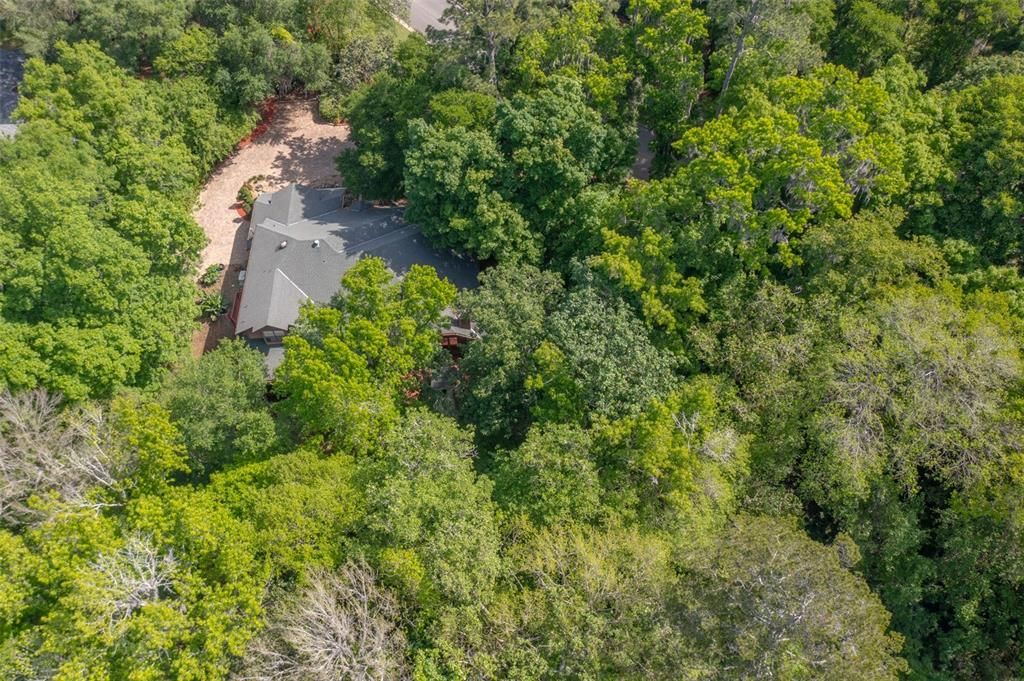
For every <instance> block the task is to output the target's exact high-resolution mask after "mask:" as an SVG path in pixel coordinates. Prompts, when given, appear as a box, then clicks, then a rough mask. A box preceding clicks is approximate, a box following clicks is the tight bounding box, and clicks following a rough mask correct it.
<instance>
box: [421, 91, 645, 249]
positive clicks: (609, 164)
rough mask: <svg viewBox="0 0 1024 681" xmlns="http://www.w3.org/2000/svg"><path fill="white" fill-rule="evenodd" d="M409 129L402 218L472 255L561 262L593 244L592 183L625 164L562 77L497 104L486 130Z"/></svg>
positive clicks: (595, 195)
mask: <svg viewBox="0 0 1024 681" xmlns="http://www.w3.org/2000/svg"><path fill="white" fill-rule="evenodd" d="M410 132H411V135H412V142H411V146H410V149H409V150H408V152H407V154H406V168H405V187H406V192H407V195H408V198H409V204H410V205H409V218H410V219H411V220H414V221H417V222H420V223H421V224H422V225H423V227H424V230H425V232H426V233H427V234H428V235H429V236H431V237H433V238H435V239H437V240H438V241H440V242H441V243H443V244H445V245H447V246H449V247H452V248H456V249H459V250H464V251H468V252H469V253H471V254H472V255H474V256H476V257H479V258H491V257H494V258H497V259H500V260H517V259H525V260H527V261H533V262H537V261H538V260H539V259H540V258H542V257H543V256H547V257H559V256H560V257H561V258H563V259H566V258H567V257H568V256H569V254H571V253H574V252H576V251H577V249H578V245H579V244H580V243H581V242H582V243H584V244H585V243H588V242H593V241H595V240H596V236H597V234H596V232H597V228H596V226H595V222H596V220H597V218H598V216H599V215H600V212H601V210H602V208H603V206H604V203H605V198H604V197H605V194H604V190H603V189H602V188H601V187H600V185H599V184H598V183H599V182H601V181H611V180H613V179H615V178H618V177H621V175H622V173H623V169H624V165H625V158H624V152H625V143H624V139H623V136H622V135H621V134H620V133H619V131H617V130H616V129H614V128H612V127H610V126H607V125H605V124H604V123H603V122H602V120H601V117H600V116H599V115H598V113H597V112H596V111H594V110H593V109H590V108H589V107H588V106H587V105H586V102H585V100H584V96H583V92H582V89H581V88H580V85H579V84H578V83H577V82H575V81H571V80H568V79H566V78H552V79H551V80H550V85H549V86H548V87H546V88H545V89H543V90H541V91H539V92H537V93H536V94H532V95H525V94H519V95H515V96H513V97H512V98H511V99H510V100H508V101H503V102H500V103H499V105H498V108H497V121H496V124H495V128H494V130H493V133H491V134H488V133H487V132H484V131H470V130H466V129H465V128H462V127H455V128H438V127H437V126H431V125H428V124H425V123H422V122H414V123H413V124H412V125H411V126H410Z"/></svg>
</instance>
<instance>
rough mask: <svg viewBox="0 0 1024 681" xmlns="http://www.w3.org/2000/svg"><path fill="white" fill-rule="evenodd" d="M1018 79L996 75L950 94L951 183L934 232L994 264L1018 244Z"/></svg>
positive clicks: (1021, 210) (1022, 146)
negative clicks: (969, 244) (964, 244)
mask: <svg viewBox="0 0 1024 681" xmlns="http://www.w3.org/2000/svg"><path fill="white" fill-rule="evenodd" d="M1022 95H1024V75H1016V76H996V77H993V78H990V79H987V80H985V81H983V82H981V83H980V84H978V85H975V86H971V87H968V88H966V89H964V90H963V91H961V92H958V93H954V94H952V95H951V106H952V108H953V111H954V116H955V123H954V125H953V129H952V134H953V147H952V150H951V154H950V156H951V159H952V165H953V167H954V170H955V173H956V174H955V178H956V179H955V181H954V180H953V178H950V180H949V182H948V183H947V184H946V185H945V187H943V189H944V191H943V194H944V205H943V207H942V208H941V209H940V210H938V211H937V213H938V225H937V227H938V229H939V230H941V232H942V233H944V234H949V235H953V236H959V237H961V238H963V239H966V240H968V241H971V242H972V243H975V244H977V246H978V247H979V248H980V250H981V252H982V253H983V254H984V255H985V256H986V257H988V258H989V259H991V260H992V261H993V262H996V263H1003V262H1008V261H1013V260H1016V259H1017V258H1018V257H1019V255H1020V253H1021V250H1022V248H1024V246H1022V244H1024V237H1022V232H1021V224H1022V218H1024V201H1022V199H1021V193H1020V177H1021V172H1022V169H1024V111H1022V105H1021V101H1022Z"/></svg>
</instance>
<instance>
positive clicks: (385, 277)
mask: <svg viewBox="0 0 1024 681" xmlns="http://www.w3.org/2000/svg"><path fill="white" fill-rule="evenodd" d="M393 277H394V275H393V273H392V272H390V271H389V270H388V269H387V267H386V266H385V265H384V261H383V260H381V259H380V258H366V259H364V260H361V261H360V262H359V263H358V264H356V265H355V266H354V267H353V268H352V269H351V270H349V271H348V272H346V273H345V276H344V277H342V280H341V286H342V289H341V291H340V292H339V293H338V294H337V296H336V297H335V299H334V301H333V302H332V304H331V305H329V306H322V307H316V306H313V305H307V306H306V307H304V308H303V309H302V311H301V313H300V315H299V322H298V324H297V329H296V331H295V332H294V333H291V334H289V335H288V337H286V338H285V358H284V361H283V362H282V364H281V366H280V367H279V369H278V371H277V373H276V376H275V383H274V387H275V390H276V391H277V392H278V394H279V395H280V396H281V397H283V398H284V400H283V402H282V403H281V405H280V409H281V411H282V413H283V414H285V415H286V416H287V417H288V418H289V419H291V420H292V422H293V423H294V424H295V426H296V427H297V429H298V431H299V434H300V435H301V436H303V437H308V436H312V435H323V436H325V437H327V438H328V440H329V441H330V443H331V444H333V445H335V446H338V447H339V448H340V449H341V450H342V451H350V452H366V451H369V450H372V449H373V448H374V446H375V444H376V443H378V442H379V441H380V438H381V437H382V436H383V435H384V434H385V432H386V430H387V427H388V426H389V425H390V424H391V423H392V422H393V420H394V418H395V416H396V413H397V412H396V410H397V404H396V401H397V399H398V398H399V397H400V396H401V395H402V394H403V392H404V389H405V388H406V387H408V386H409V385H410V382H413V381H416V377H415V374H414V372H415V371H416V370H417V369H424V368H426V367H427V366H428V365H429V364H430V362H431V360H432V359H433V357H434V356H435V354H436V353H437V352H438V351H439V349H440V345H439V343H438V341H437V338H438V335H437V334H438V330H439V328H440V320H441V313H442V312H443V311H444V309H445V308H446V307H448V305H450V304H451V302H452V300H453V299H454V297H455V287H454V286H453V285H452V284H451V283H449V282H448V281H446V280H440V279H438V277H437V273H436V272H435V271H434V270H433V269H432V268H430V267H424V266H418V265H414V266H413V267H412V269H411V270H410V271H409V272H408V273H407V274H406V275H405V276H404V277H403V279H402V280H401V281H398V282H392V279H393Z"/></svg>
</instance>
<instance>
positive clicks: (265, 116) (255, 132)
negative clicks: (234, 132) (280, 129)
mask: <svg viewBox="0 0 1024 681" xmlns="http://www.w3.org/2000/svg"><path fill="white" fill-rule="evenodd" d="M259 111H260V121H259V123H257V124H256V127H255V128H253V129H252V131H251V132H249V134H248V135H246V136H245V137H243V138H242V141H241V142H239V143H238V148H239V149H245V148H246V147H247V146H249V145H250V144H252V143H253V142H254V141H256V140H258V139H259V138H260V137H262V136H263V135H265V134H266V132H267V130H269V129H270V122H271V121H272V120H274V114H275V113H276V112H277V100H276V99H268V100H266V101H265V102H263V103H262V104H260V107H259Z"/></svg>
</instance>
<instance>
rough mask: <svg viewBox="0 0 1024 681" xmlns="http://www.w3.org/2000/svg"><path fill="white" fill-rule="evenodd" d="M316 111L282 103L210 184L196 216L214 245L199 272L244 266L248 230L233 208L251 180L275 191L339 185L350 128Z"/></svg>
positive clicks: (305, 104)
mask: <svg viewBox="0 0 1024 681" xmlns="http://www.w3.org/2000/svg"><path fill="white" fill-rule="evenodd" d="M315 112H316V101H315V100H286V101H281V102H278V105H277V111H276V113H275V115H274V118H273V120H272V121H271V123H270V127H269V128H268V129H267V131H266V132H265V133H264V134H263V135H262V136H260V137H259V138H258V139H256V140H255V141H253V142H252V143H251V144H249V145H248V146H247V147H245V148H243V149H241V150H239V151H237V152H235V154H234V155H232V156H231V157H230V158H229V159H228V160H227V161H225V162H224V163H223V164H221V166H220V168H218V169H217V170H216V171H215V172H214V173H213V175H211V176H210V178H209V180H207V182H206V186H205V187H203V191H202V192H201V193H200V195H199V204H198V205H199V207H198V208H197V209H196V211H195V213H193V215H194V216H195V219H196V222H198V223H199V226H200V227H202V228H203V231H204V232H206V236H207V238H208V239H209V240H210V243H209V244H208V245H207V246H206V249H205V250H204V251H203V258H202V264H201V269H200V271H202V270H203V269H205V268H206V267H207V266H208V265H212V264H214V263H222V264H225V265H244V264H245V262H246V259H247V257H248V253H247V251H246V239H247V237H248V228H249V226H248V223H246V222H245V221H244V220H243V219H242V218H241V217H240V216H239V215H238V211H237V210H235V206H236V205H237V203H238V200H237V195H238V190H239V188H240V187H241V186H242V184H243V183H244V182H245V181H246V180H248V179H249V178H250V177H252V176H254V175H265V176H266V177H267V178H269V184H270V185H271V187H270V188H271V189H277V188H278V187H281V186H284V185H286V184H288V183H289V182H299V183H302V184H309V185H314V186H336V185H338V184H339V183H340V179H341V178H340V177H339V176H338V172H337V170H336V169H335V167H334V158H335V157H336V156H337V155H338V153H339V152H340V151H341V150H342V149H343V148H345V146H346V145H347V144H348V142H347V140H348V126H346V125H332V124H330V123H325V122H323V121H322V120H321V119H320V117H319V116H317V115H316V114H315Z"/></svg>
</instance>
